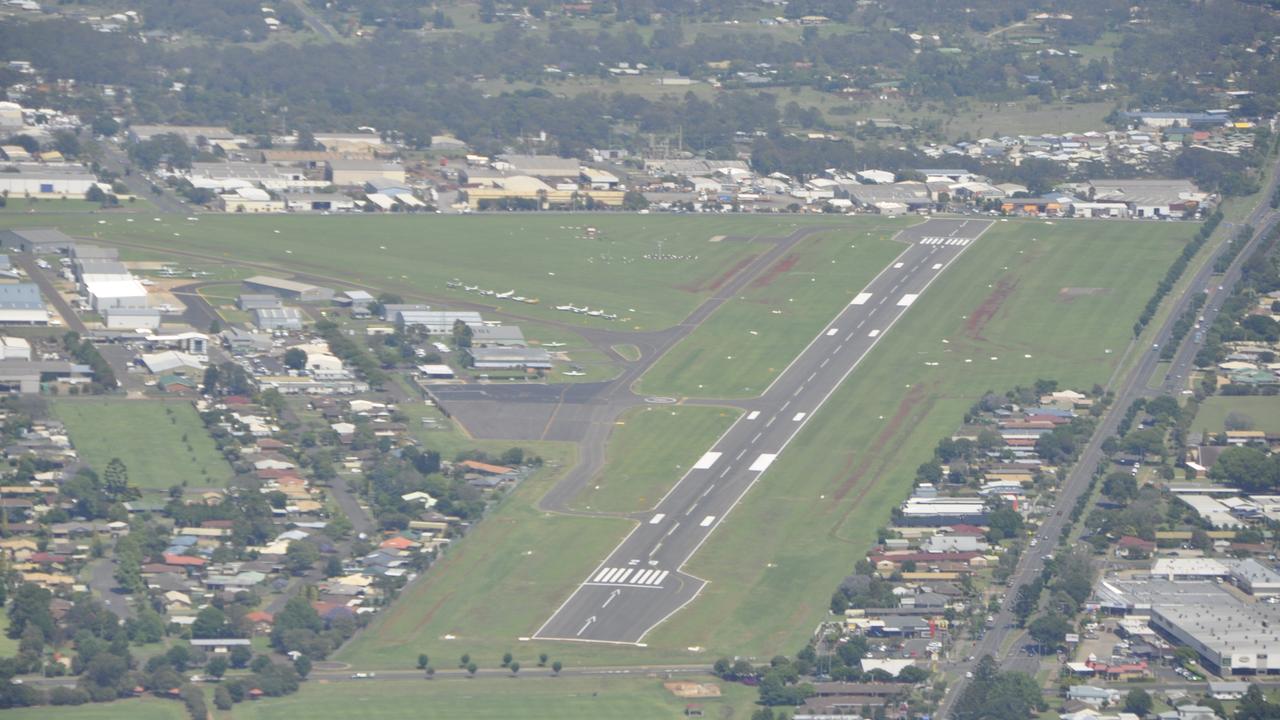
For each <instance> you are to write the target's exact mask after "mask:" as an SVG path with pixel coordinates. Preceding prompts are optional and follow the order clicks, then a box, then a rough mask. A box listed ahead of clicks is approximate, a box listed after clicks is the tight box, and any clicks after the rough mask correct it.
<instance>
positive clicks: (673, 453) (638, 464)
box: [574, 405, 741, 513]
mask: <svg viewBox="0 0 1280 720" xmlns="http://www.w3.org/2000/svg"><path fill="white" fill-rule="evenodd" d="M740 414H741V413H739V411H737V410H734V409H730V408H717V407H698V406H692V405H656V406H655V405H650V406H646V407H641V408H636V409H635V410H632V411H631V412H628V413H626V414H625V415H623V416H622V418H621V419H620V420H619V421H618V422H619V424H618V425H617V426H616V427H615V428H614V430H613V434H612V435H611V436H610V437H609V445H608V448H607V449H606V450H605V458H606V463H607V464H606V465H605V469H604V472H602V473H601V474H600V477H597V478H596V479H595V480H594V481H592V483H591V484H590V485H589V486H588V487H587V489H586V490H584V491H583V492H582V494H580V495H579V496H578V497H577V498H576V499H575V501H574V506H575V507H578V508H581V509H583V510H595V511H597V512H622V513H629V512H639V511H641V510H648V509H649V508H651V507H653V506H654V505H655V504H657V502H658V500H659V499H661V498H662V496H663V495H664V494H666V492H667V491H668V490H669V489H670V488H671V486H673V485H675V484H676V481H677V480H679V479H680V478H681V477H682V476H683V475H684V474H685V473H686V472H688V471H689V468H690V467H692V466H693V464H694V463H696V462H697V461H698V458H700V457H702V454H703V453H705V452H706V451H707V450H708V449H710V448H711V446H712V445H713V444H714V443H715V441H716V438H718V437H720V436H721V435H723V434H724V432H725V430H728V429H729V426H730V425H732V424H733V421H734V420H736V419H737V418H738V416H739V415H740Z"/></svg>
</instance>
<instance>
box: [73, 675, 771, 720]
mask: <svg viewBox="0 0 1280 720" xmlns="http://www.w3.org/2000/svg"><path fill="white" fill-rule="evenodd" d="M523 664H524V665H526V666H528V665H532V663H530V662H525V663H523ZM680 679H682V680H684V679H687V678H685V677H684V676H681V678H680ZM691 679H692V680H693V681H695V682H715V683H717V684H718V685H719V686H720V688H721V691H722V693H723V695H722V696H721V697H719V698H705V699H698V700H683V699H680V698H677V697H675V696H674V695H672V694H671V693H670V692H668V691H667V690H666V689H665V688H663V687H662V681H661V680H658V679H656V678H604V677H559V678H532V677H529V678H476V679H473V680H456V679H450V680H445V679H436V680H431V681H427V680H418V681H409V680H404V681H382V680H374V681H370V682H358V683H348V682H343V683H328V684H325V683H321V682H308V683H307V684H306V685H305V686H304V687H303V688H302V690H301V691H299V692H298V693H297V694H296V695H291V696H288V697H284V698H273V699H267V700H260V701H257V702H253V703H248V702H246V703H241V704H239V705H237V706H236V708H235V710H234V712H233V713H232V716H233V717H234V718H236V720H293V718H310V719H312V720H348V719H349V718H353V717H359V718H363V719H364V720H403V719H404V718H407V717H421V716H423V711H424V709H427V710H426V716H427V717H440V718H447V717H456V718H468V720H488V719H492V720H509V719H510V718H532V719H534V720H541V719H543V718H545V719H546V720H553V719H554V720H579V719H580V720H597V719H600V718H617V719H618V720H647V719H648V718H653V719H654V720H657V719H658V718H663V719H665V718H674V717H680V716H681V715H682V714H683V712H684V708H685V705H687V704H689V703H690V702H693V703H696V704H699V705H702V707H703V711H704V712H705V713H706V717H709V718H728V717H743V718H744V717H747V716H748V715H750V713H751V708H752V705H753V703H754V701H755V696H756V692H755V689H754V688H748V687H745V686H743V685H737V684H730V683H723V682H719V681H717V680H715V679H714V678H710V677H694V678H691ZM175 706H177V704H176V703H175ZM73 720H76V719H74V718H73Z"/></svg>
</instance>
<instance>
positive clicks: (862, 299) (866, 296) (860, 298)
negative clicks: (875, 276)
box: [849, 292, 871, 305]
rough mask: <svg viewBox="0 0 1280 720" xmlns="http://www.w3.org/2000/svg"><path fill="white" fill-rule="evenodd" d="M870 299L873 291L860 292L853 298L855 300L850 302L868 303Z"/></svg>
mask: <svg viewBox="0 0 1280 720" xmlns="http://www.w3.org/2000/svg"><path fill="white" fill-rule="evenodd" d="M870 299H871V293H869V292H864V293H858V294H857V296H855V297H854V298H853V302H851V303H849V304H850V305H866V304H867V301H868V300H870Z"/></svg>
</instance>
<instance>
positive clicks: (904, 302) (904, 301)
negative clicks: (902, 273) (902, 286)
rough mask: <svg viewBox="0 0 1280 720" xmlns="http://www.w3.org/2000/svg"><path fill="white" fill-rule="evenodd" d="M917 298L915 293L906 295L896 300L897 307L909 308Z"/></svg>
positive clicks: (917, 295)
mask: <svg viewBox="0 0 1280 720" xmlns="http://www.w3.org/2000/svg"><path fill="white" fill-rule="evenodd" d="M918 297H920V295H919V294H917V293H907V294H906V295H903V296H902V297H901V298H900V299H899V300H898V307H910V306H911V303H913V302H915V301H916V298H918Z"/></svg>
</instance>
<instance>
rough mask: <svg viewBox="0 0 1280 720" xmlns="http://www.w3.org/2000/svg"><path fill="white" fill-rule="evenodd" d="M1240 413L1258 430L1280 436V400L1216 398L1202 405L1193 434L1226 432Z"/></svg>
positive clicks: (1234, 396) (1206, 400)
mask: <svg viewBox="0 0 1280 720" xmlns="http://www.w3.org/2000/svg"><path fill="white" fill-rule="evenodd" d="M1232 413H1236V414H1237V415H1244V416H1246V417H1248V418H1249V419H1250V420H1252V421H1253V429H1254V430H1262V431H1264V432H1268V433H1280V399H1277V398H1274V397H1263V396H1260V395H1259V396H1251V395H1214V396H1213V397H1210V398H1206V399H1205V401H1204V402H1202V403H1200V410H1198V411H1197V412H1196V419H1195V422H1193V423H1192V424H1191V428H1192V429H1193V430H1203V431H1205V432H1224V431H1225V430H1226V429H1227V428H1226V420H1227V416H1228V415H1230V414H1232Z"/></svg>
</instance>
